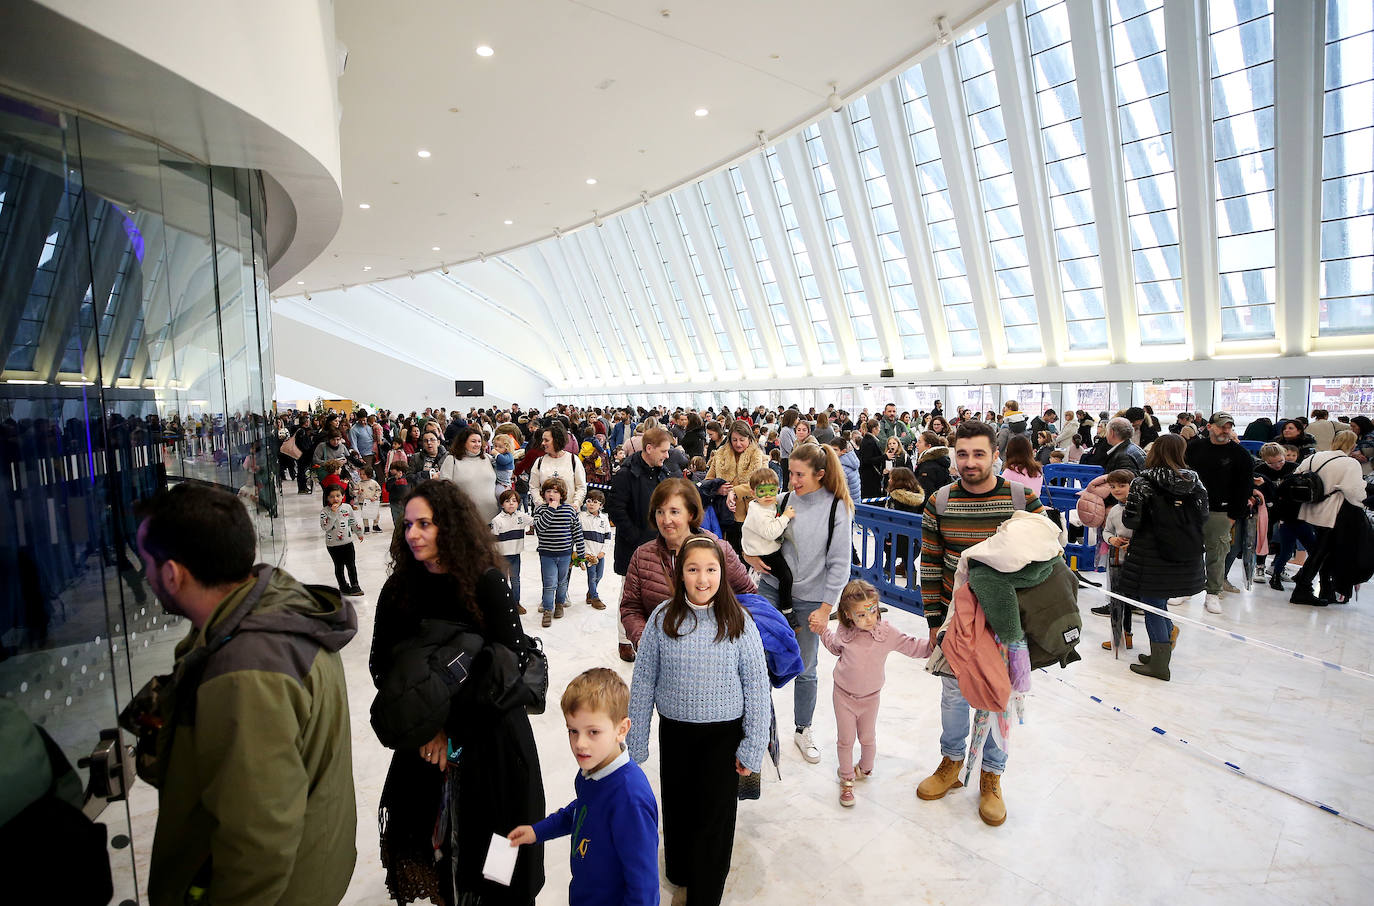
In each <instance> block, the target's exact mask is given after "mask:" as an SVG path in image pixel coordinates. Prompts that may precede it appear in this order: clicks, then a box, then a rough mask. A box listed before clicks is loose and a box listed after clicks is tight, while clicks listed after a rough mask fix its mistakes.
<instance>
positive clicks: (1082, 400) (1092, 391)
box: [1063, 382, 1157, 419]
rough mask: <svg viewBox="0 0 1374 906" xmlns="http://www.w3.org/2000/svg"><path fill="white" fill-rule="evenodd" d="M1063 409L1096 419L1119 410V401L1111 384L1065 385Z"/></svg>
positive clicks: (1114, 386) (1113, 385) (1114, 387)
mask: <svg viewBox="0 0 1374 906" xmlns="http://www.w3.org/2000/svg"><path fill="white" fill-rule="evenodd" d="M1063 407H1064V411H1065V412H1067V411H1068V410H1069V409H1070V408H1072V409H1073V410H1074V411H1077V410H1079V409H1082V410H1083V411H1084V412H1087V413H1088V414H1089V415H1091V416H1092V417H1093V418H1094V419H1096V418H1097V417H1098V415H1100V414H1101V413H1103V412H1106V413H1109V414H1110V413H1112V412H1115V411H1117V410H1118V409H1120V408H1121V401H1120V399H1119V398H1118V394H1117V392H1116V385H1115V384H1112V383H1108V382H1100V383H1094V384H1065V385H1064V392H1063ZM1156 414H1157V413H1156Z"/></svg>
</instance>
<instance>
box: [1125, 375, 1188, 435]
mask: <svg viewBox="0 0 1374 906" xmlns="http://www.w3.org/2000/svg"><path fill="white" fill-rule="evenodd" d="M1131 399H1132V400H1133V401H1134V402H1135V404H1136V405H1140V406H1150V407H1152V408H1153V409H1154V412H1155V417H1156V418H1158V419H1159V423H1160V424H1161V425H1167V424H1169V422H1170V421H1172V419H1171V418H1168V417H1166V415H1174V414H1177V413H1179V412H1192V411H1194V410H1196V409H1199V408H1205V407H1206V406H1207V405H1209V403H1208V402H1207V401H1205V400H1198V398H1197V395H1196V392H1195V390H1194V388H1193V382H1192V381H1164V382H1163V383H1158V384H1157V383H1154V382H1153V381H1136V382H1135V383H1134V385H1133V387H1132V391H1131ZM1111 411H1113V412H1115V411H1116V410H1111ZM1161 413H1163V414H1161ZM1208 414H1211V413H1208Z"/></svg>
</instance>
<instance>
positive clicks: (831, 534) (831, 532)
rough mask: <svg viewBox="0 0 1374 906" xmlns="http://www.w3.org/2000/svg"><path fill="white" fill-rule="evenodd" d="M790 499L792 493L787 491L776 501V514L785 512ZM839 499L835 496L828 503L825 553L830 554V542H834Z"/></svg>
mask: <svg viewBox="0 0 1374 906" xmlns="http://www.w3.org/2000/svg"><path fill="white" fill-rule="evenodd" d="M791 499H792V492H791V491H788V492H787V493H786V494H783V495H782V497H781V498H779V499H778V504H777V512H778V513H779V514H781V513H785V512H787V501H789V500H791ZM839 506H840V498H839V497H838V496H837V497H835V498H834V499H833V500H831V501H830V523H829V528H827V529H826V532H825V552H826V553H827V554H828V553H830V542H832V541H834V540H835V511H836V510H837V509H839Z"/></svg>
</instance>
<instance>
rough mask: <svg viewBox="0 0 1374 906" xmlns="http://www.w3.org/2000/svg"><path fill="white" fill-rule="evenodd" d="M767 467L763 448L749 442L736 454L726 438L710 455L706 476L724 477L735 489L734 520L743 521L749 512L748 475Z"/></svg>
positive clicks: (751, 495) (750, 496)
mask: <svg viewBox="0 0 1374 906" xmlns="http://www.w3.org/2000/svg"><path fill="white" fill-rule="evenodd" d="M766 468H768V457H767V455H765V454H764V452H763V448H762V447H760V446H759V445H758V444H754V443H751V444H750V445H749V446H747V447H745V448H744V452H743V453H739V454H736V453H735V448H734V447H732V446H731V445H730V441H729V439H728V438H727V439H726V441H725V442H724V443H723V444H721V445H720V449H718V450H716V455H715V456H712V457H711V466H710V468H708V469H707V470H706V477H707V478H724V479H725V480H726V481H728V482H730V487H732V488H734V489H735V521H736V522H743V521H744V517H745V515H747V514H748V512H749V501H750V500H752V499H753V497H754V492H753V491H752V490H750V488H749V476H750V475H751V474H753V472H754V471H755V470H757V469H766Z"/></svg>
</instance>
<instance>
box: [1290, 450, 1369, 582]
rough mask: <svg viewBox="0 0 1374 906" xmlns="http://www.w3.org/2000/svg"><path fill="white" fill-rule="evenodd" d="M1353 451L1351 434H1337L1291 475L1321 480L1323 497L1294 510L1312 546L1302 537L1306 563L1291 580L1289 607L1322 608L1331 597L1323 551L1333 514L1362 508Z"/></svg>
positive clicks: (1361, 481)
mask: <svg viewBox="0 0 1374 906" xmlns="http://www.w3.org/2000/svg"><path fill="white" fill-rule="evenodd" d="M1354 449H1355V434H1354V432H1352V431H1341V432H1340V433H1338V434H1337V435H1336V436H1335V439H1333V440H1332V442H1331V449H1330V450H1329V451H1327V452H1324V453H1314V454H1313V455H1311V456H1309V457H1307V458H1306V459H1304V460H1303V461H1302V462H1300V463H1298V468H1297V470H1296V471H1295V472H1294V473H1293V474H1294V475H1300V474H1302V473H1303V472H1314V473H1316V474H1317V477H1318V478H1320V479H1321V482H1322V490H1323V491H1324V492H1325V494H1326V496H1325V497H1324V498H1322V499H1321V500H1319V501H1317V502H1316V503H1304V504H1303V505H1302V507H1301V508H1300V509H1299V510H1298V519H1300V520H1301V521H1302V522H1304V523H1306V524H1307V525H1308V526H1309V527H1310V529H1309V532H1310V537H1311V541H1312V543H1311V544H1309V543H1308V539H1307V538H1303V536H1302V535H1301V534H1300V535H1299V538H1302V541H1303V544H1304V546H1306V547H1307V562H1306V563H1304V564H1303V565H1302V569H1300V570H1299V571H1298V574H1297V575H1296V576H1294V577H1293V595H1292V597H1290V598H1289V599H1288V600H1289V603H1291V604H1310V605H1314V606H1317V607H1325V606H1326V605H1327V604H1329V603H1331V601H1332V600H1333V596H1332V594H1331V588H1330V578H1329V577H1330V567H1331V566H1332V564H1330V563H1328V562H1327V552H1328V550H1329V546H1330V542H1331V529H1332V528H1334V527H1335V525H1336V514H1337V513H1339V512H1340V510H1341V507H1342V506H1344V505H1345V504H1347V503H1353V504H1354V505H1355V506H1359V507H1362V506H1364V495H1365V486H1364V476H1363V475H1362V474H1361V471H1360V462H1359V460H1357V459H1355V457H1353V456H1351V455H1350V451H1351V450H1354ZM1313 579H1319V580H1320V581H1319V586H1318V592H1317V593H1316V594H1313V593H1312V580H1313Z"/></svg>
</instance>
